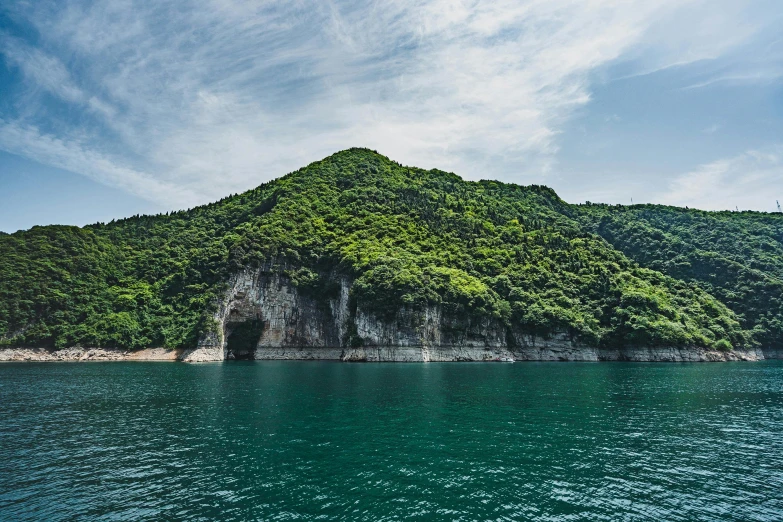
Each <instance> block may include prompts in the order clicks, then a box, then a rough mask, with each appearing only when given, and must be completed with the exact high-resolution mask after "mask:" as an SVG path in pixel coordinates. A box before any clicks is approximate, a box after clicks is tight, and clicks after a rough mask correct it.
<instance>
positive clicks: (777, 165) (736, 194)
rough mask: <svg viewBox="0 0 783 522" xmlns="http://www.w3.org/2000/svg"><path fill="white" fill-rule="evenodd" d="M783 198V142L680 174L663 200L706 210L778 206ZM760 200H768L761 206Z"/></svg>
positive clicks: (771, 209) (773, 207)
mask: <svg viewBox="0 0 783 522" xmlns="http://www.w3.org/2000/svg"><path fill="white" fill-rule="evenodd" d="M775 200H783V145H779V146H776V147H771V148H768V149H765V150H751V151H748V152H745V153H743V154H740V155H738V156H735V157H731V158H725V159H721V160H717V161H714V162H712V163H707V164H704V165H701V166H699V167H698V168H696V169H695V170H693V171H692V172H688V173H686V174H683V175H681V176H678V177H676V178H675V179H674V180H673V181H672V182H671V183H670V185H669V188H668V192H667V193H666V194H664V195H663V196H662V198H661V203H664V204H669V205H678V206H690V207H696V208H700V209H703V210H734V209H736V208H739V209H740V210H748V209H756V210H767V211H774V210H776V206H775ZM759 202H766V204H765V205H764V208H762V209H759V208H758V207H759Z"/></svg>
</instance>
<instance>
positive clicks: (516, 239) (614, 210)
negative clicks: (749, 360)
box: [0, 149, 783, 350]
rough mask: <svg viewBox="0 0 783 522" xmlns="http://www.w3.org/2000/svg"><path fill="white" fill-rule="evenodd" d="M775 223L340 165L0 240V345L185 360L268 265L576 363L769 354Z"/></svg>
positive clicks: (338, 160)
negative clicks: (189, 204) (462, 321)
mask: <svg viewBox="0 0 783 522" xmlns="http://www.w3.org/2000/svg"><path fill="white" fill-rule="evenodd" d="M782 233H783V216H781V215H770V214H750V213H718V214H716V213H705V212H699V211H692V210H690V211H689V210H683V209H675V208H668V207H655V206H637V207H620V206H601V205H584V206H574V205H569V204H567V203H565V202H563V201H562V200H560V199H559V198H558V197H557V195H556V194H555V193H554V192H553V191H552V190H551V189H548V188H546V187H542V186H535V185H533V186H527V187H522V186H518V185H512V184H504V183H499V182H494V181H482V182H467V181H463V180H462V179H461V178H459V177H458V176H456V175H454V174H450V173H446V172H442V171H438V170H430V171H425V170H421V169H417V168H412V167H405V166H402V165H400V164H398V163H395V162H393V161H390V160H389V159H387V158H385V157H383V156H381V155H379V154H377V153H375V152H372V151H369V150H365V149H351V150H348V151H343V152H340V153H337V154H335V155H333V156H330V157H328V158H326V159H324V160H322V161H320V162H316V163H313V164H311V165H309V166H307V167H305V168H303V169H301V170H299V171H296V172H293V173H291V174H289V175H287V176H285V177H283V178H280V179H277V180H275V181H272V182H269V183H265V184H263V185H261V186H259V187H258V188H256V189H254V190H251V191H248V192H245V193H243V194H238V195H235V196H231V197H228V198H225V199H223V200H221V201H218V202H216V203H213V204H210V205H206V206H203V207H198V208H195V209H192V210H189V211H182V212H174V213H170V214H165V215H157V216H135V217H132V218H128V219H123V220H120V221H116V222H112V223H108V224H96V225H91V226H87V227H84V228H76V227H63V226H50V227H34V228H32V229H31V230H28V231H20V232H17V233H14V234H10V235H0V343H2V344H5V345H13V346H22V345H24V346H54V347H66V346H76V345H80V346H99V347H104V346H105V347H122V348H141V347H145V346H165V347H188V346H193V345H194V344H195V343H196V341H197V340H198V338H199V337H200V335H201V334H202V333H203V332H204V331H206V330H208V329H209V328H211V327H212V325H211V323H210V320H211V319H210V318H211V317H212V313H213V311H214V309H215V307H216V306H217V303H218V301H219V298H220V296H221V295H222V292H224V291H225V287H226V282H227V281H228V279H229V277H230V276H231V274H233V273H236V272H237V271H239V270H241V269H242V268H243V267H248V266H250V267H252V266H259V265H261V264H262V263H267V264H268V263H269V262H272V263H273V264H274V265H275V266H278V267H280V270H284V271H285V273H286V274H285V275H287V276H288V277H290V279H291V281H292V282H293V283H294V284H295V285H296V286H298V287H299V288H301V289H302V290H303V291H306V292H308V293H310V295H313V296H316V297H318V296H320V297H323V298H328V297H329V296H331V295H333V293H334V292H336V291H337V285H336V283H335V281H334V276H335V275H336V274H340V275H343V276H346V277H349V278H351V279H352V280H353V281H354V285H353V287H352V290H351V293H352V295H351V299H352V300H353V301H354V302H355V303H361V305H362V307H363V308H365V309H368V310H371V311H373V313H375V314H376V315H377V316H378V317H382V318H386V319H388V320H393V318H394V316H395V314H396V313H397V312H398V311H399V310H400V309H403V308H406V309H417V308H421V307H423V306H425V305H433V304H436V305H439V306H440V307H441V308H442V309H443V310H444V312H445V313H448V314H451V315H455V316H465V317H491V318H493V319H494V320H497V321H502V322H504V323H506V324H508V325H514V326H516V327H521V328H522V329H523V330H526V331H529V332H530V333H534V334H537V335H541V336H547V335H550V334H552V333H555V332H568V333H570V334H571V335H572V336H573V338H574V339H575V340H577V341H578V342H580V343H584V344H587V345H593V346H604V347H614V346H618V347H619V346H628V345H647V346H686V347H687V346H693V347H706V348H714V349H720V350H729V349H732V348H733V347H735V348H739V347H749V346H753V345H757V344H759V343H761V344H765V345H776V344H777V343H778V342H779V341H778V340H779V339H780V337H781V324H783V323H781V321H782V315H781V314H783V309H781V306H782V305H781V289H783V283H782V282H781V280H782V279H783V260H782V259H783V257H781V254H783V245H782V244H781V240H782V239H783V237H782V236H781V234H782Z"/></svg>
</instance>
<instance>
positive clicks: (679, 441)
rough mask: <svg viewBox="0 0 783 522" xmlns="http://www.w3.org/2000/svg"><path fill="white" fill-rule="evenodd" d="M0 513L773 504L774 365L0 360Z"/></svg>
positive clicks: (777, 378) (59, 516) (781, 400)
mask: <svg viewBox="0 0 783 522" xmlns="http://www.w3.org/2000/svg"><path fill="white" fill-rule="evenodd" d="M0 383H1V384H2V386H0V519H3V520H6V519H8V520H66V519H67V520H76V519H79V520H81V519H97V518H100V519H106V520H160V519H183V520H215V519H221V520H248V519H265V520H335V519H336V520H392V519H394V520H400V519H404V518H417V517H418V518H424V519H443V520H476V519H493V520H520V519H531V520H552V521H565V520H584V519H590V520H683V521H685V520H737V521H740V520H742V521H748V520H780V519H783V501H782V500H781V498H783V496H782V495H780V491H781V490H783V458H781V456H783V438H781V437H780V435H779V434H780V433H782V432H783V364H781V363H780V362H764V363H736V364H728V363H727V364H690V365H689V364H630V363H605V364H603V363H602V364H578V363H570V364H557V363H552V364H545V363H531V364H514V365H492V364H449V363H443V364H427V365H424V364H388V365H387V364H376V365H373V364H367V365H347V364H339V363H326V362H311V363H304V362H303V363H297V362H274V361H270V362H257V363H252V362H242V363H235V364H234V363H231V364H214V365H210V364H206V365H184V364H165V365H164V364H155V363H150V364H145V363H93V364H4V365H0Z"/></svg>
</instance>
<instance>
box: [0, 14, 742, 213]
mask: <svg viewBox="0 0 783 522" xmlns="http://www.w3.org/2000/svg"><path fill="white" fill-rule="evenodd" d="M722 4H726V5H727V6H741V4H743V2H738V1H730V0H724V1H723V2H722ZM704 5H705V2H704V1H703V0H660V1H657V2H635V1H630V0H590V1H583V0H546V1H544V0H530V1H527V2H518V1H504V0H498V1H495V2H478V1H445V0H431V1H427V2H419V1H416V2H414V1H412V0H411V1H398V2H370V3H366V2H351V1H348V2H312V3H311V2H256V3H250V4H249V3H245V2H239V1H233V0H211V1H208V2H199V3H192V4H191V3H188V2H173V1H166V0H163V1H159V2H154V3H133V2H130V1H115V2H101V3H94V4H93V3H86V2H79V1H73V2H66V3H39V2H33V3H19V4H18V5H16V6H13V7H11V8H9V10H10V16H11V17H12V18H13V19H15V20H17V21H18V22H19V23H20V24H21V23H23V24H25V25H31V26H33V27H35V28H37V30H38V34H39V36H40V41H39V42H37V43H36V45H35V46H32V45H31V44H30V43H25V42H22V41H20V40H18V39H15V38H11V37H8V36H6V37H4V38H3V39H2V41H1V42H0V44H2V53H3V55H4V56H5V59H6V62H7V63H8V64H9V65H10V66H11V67H14V68H17V69H18V70H20V71H21V72H22V76H23V78H24V81H25V82H26V88H25V89H24V90H23V92H22V90H21V89H20V91H19V92H18V93H17V96H18V97H19V99H18V100H17V102H18V103H17V104H16V106H17V108H19V110H18V112H17V113H16V114H2V113H0V117H3V118H4V119H3V120H2V121H0V147H1V148H3V149H4V150H7V151H10V152H13V153H17V154H22V155H25V156H28V157H31V158H33V159H35V160H37V161H41V162H44V163H48V164H51V165H54V166H58V167H62V168H67V169H69V170H73V171H75V172H79V173H82V174H85V175H88V176H90V177H92V178H94V179H97V180H100V181H102V182H105V183H108V184H112V185H116V186H120V187H123V188H125V189H126V190H128V191H131V192H133V193H135V194H138V195H141V196H143V197H145V198H148V199H152V200H155V201H164V202H166V203H170V204H172V205H175V206H188V205H191V204H193V203H195V202H204V201H208V200H210V199H213V198H215V197H218V196H220V195H223V194H225V193H227V192H234V191H238V190H242V189H245V188H249V187H252V186H254V185H256V184H258V183H260V182H262V181H265V180H267V179H270V178H272V177H276V176H279V175H281V174H283V173H285V172H287V171H290V170H293V169H295V168H298V167H300V166H301V165H303V164H305V163H307V162H309V161H312V160H315V159H318V158H320V157H323V156H324V155H326V154H329V153H331V152H334V151H336V150H338V149H342V148H347V147H351V146H368V147H371V148H375V149H378V150H379V151H381V152H383V153H385V154H387V155H390V156H391V157H393V158H394V159H397V160H400V161H403V162H406V163H409V164H416V165H420V166H425V167H434V166H438V167H440V168H447V169H453V170H455V171H457V172H459V173H460V174H462V175H464V176H468V177H473V178H479V177H493V178H501V179H507V180H514V181H520V182H522V181H529V180H531V179H533V176H537V175H538V176H540V174H541V173H544V172H547V171H548V170H549V169H550V168H551V167H552V165H553V162H554V161H555V159H556V154H557V151H558V141H557V137H558V135H559V133H560V132H561V129H562V126H563V124H564V123H565V122H566V121H567V120H568V119H569V117H570V116H571V115H572V114H573V113H574V111H575V110H577V109H578V108H580V107H582V106H584V105H585V104H587V103H588V102H589V100H590V82H591V78H592V75H593V74H594V73H595V71H597V70H600V68H602V67H604V66H606V65H607V64H610V63H612V62H614V61H617V60H619V59H623V58H628V57H629V56H637V57H638V56H644V57H647V58H645V59H646V60H648V61H649V63H650V64H652V67H662V66H665V65H666V64H670V63H673V62H677V61H678V60H685V61H688V60H694V59H700V58H704V57H705V56H709V57H713V56H715V55H716V53H721V52H724V51H725V50H726V49H729V48H731V47H732V46H734V45H737V44H738V42H740V41H742V40H743V39H744V38H746V37H747V36H748V35H750V34H752V33H753V30H754V28H753V27H750V26H747V27H742V28H741V29H742V30H737V31H734V32H733V33H732V35H733V36H732V38H731V39H728V38H722V39H721V38H718V36H717V34H716V33H717V32H718V31H707V30H704V29H703V28H702V29H701V30H700V31H692V30H691V29H692V28H691V27H690V26H689V25H688V26H686V25H687V24H682V23H679V24H672V21H673V20H680V18H679V16H680V15H682V14H683V13H684V14H687V13H688V12H691V11H690V10H693V9H696V8H699V6H701V7H704ZM711 5H712V4H711ZM737 9H739V7H737ZM735 10H736V9H735ZM713 11H716V12H720V9H714V10H709V12H710V13H712V14H710V17H709V20H708V21H709V24H712V25H710V27H712V26H715V27H719V26H720V24H727V23H728V22H731V20H730V19H729V18H726V17H728V16H730V15H731V13H732V12H733V11H731V10H729V11H726V13H727V14H726V17H721V16H720V15H719V14H715V13H714V12H713ZM672 25H674V26H675V27H676V30H675V32H674V33H672V32H671V31H670V30H667V29H666V28H667V27H670V26H672ZM702 27H703V26H702ZM653 58H654V59H653ZM31 93H32V94H31ZM46 96H48V97H54V98H56V101H54V102H52V101H51V100H48V99H46ZM57 103H59V104H61V105H62V106H64V107H65V108H66V109H68V110H60V111H55V110H51V105H52V104H57ZM31 108H32V109H35V108H42V109H45V110H32V109H31ZM69 108H70V109H69ZM74 108H76V111H74V110H72V109H74ZM74 112H76V113H77V114H78V116H77V117H74ZM523 173H525V174H523ZM539 179H540V178H539Z"/></svg>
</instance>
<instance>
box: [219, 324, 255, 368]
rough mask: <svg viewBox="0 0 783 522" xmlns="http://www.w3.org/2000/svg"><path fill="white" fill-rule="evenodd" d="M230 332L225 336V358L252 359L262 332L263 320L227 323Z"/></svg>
mask: <svg viewBox="0 0 783 522" xmlns="http://www.w3.org/2000/svg"><path fill="white" fill-rule="evenodd" d="M226 329H227V330H228V331H229V332H230V333H229V334H228V338H227V345H226V359H230V360H237V361H252V360H253V359H255V354H256V346H257V345H258V340H259V339H260V338H261V334H262V333H263V332H264V322H263V321H261V320H258V319H256V320H252V321H244V322H241V323H237V324H234V325H230V326H228V325H227V328H226Z"/></svg>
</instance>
